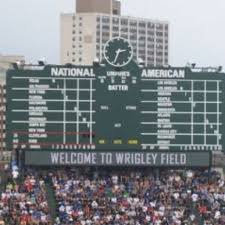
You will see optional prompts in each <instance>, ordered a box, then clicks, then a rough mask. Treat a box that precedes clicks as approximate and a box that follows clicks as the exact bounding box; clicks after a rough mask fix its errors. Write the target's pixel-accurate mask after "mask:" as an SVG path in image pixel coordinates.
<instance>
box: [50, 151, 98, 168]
mask: <svg viewBox="0 0 225 225" xmlns="http://www.w3.org/2000/svg"><path fill="white" fill-rule="evenodd" d="M51 161H52V164H63V165H64V164H81V165H82V164H96V153H71V154H67V153H63V152H60V153H51Z"/></svg>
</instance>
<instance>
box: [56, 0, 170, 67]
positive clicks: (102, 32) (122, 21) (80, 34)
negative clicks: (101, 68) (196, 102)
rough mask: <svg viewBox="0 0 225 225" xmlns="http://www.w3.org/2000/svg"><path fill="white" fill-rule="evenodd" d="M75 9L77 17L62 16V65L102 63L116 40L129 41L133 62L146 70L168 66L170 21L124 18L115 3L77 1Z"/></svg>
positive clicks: (111, 0)
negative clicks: (111, 41)
mask: <svg viewBox="0 0 225 225" xmlns="http://www.w3.org/2000/svg"><path fill="white" fill-rule="evenodd" d="M76 5H77V7H76V13H75V14H62V15H61V32H60V36H61V37H60V45H61V46H60V47H61V53H60V61H61V64H66V63H72V64H76V65H91V64H92V63H93V60H94V59H95V58H98V59H99V60H100V61H101V60H102V59H103V57H104V56H103V50H104V45H105V43H106V42H107V41H108V40H109V39H111V38H113V37H117V36H119V37H123V38H125V39H127V40H129V41H130V43H131V44H132V46H133V51H134V59H135V60H137V59H138V58H141V59H142V60H143V61H144V62H145V65H146V66H149V65H154V66H163V65H167V64H168V63H169V61H168V57H169V24H168V22H167V21H159V20H151V19H144V18H136V17H128V16H121V15H120V11H121V10H120V2H118V1H115V0H77V4H76ZM110 12H111V13H110Z"/></svg>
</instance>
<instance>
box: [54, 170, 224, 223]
mask: <svg viewBox="0 0 225 225" xmlns="http://www.w3.org/2000/svg"><path fill="white" fill-rule="evenodd" d="M113 171H114V172H113ZM51 177H52V182H53V186H54V189H55V196H56V200H57V205H58V208H57V209H58V217H57V219H56V222H55V224H57V225H58V224H59V225H62V224H63V225H198V224H203V225H218V224H220V225H222V224H225V184H224V180H223V179H221V177H220V175H219V173H217V172H209V171H197V170H196V171H160V172H158V173H153V172H152V171H147V170H145V171H144V170H137V169H136V170H131V169H121V170H120V171H118V170H117V171H116V170H112V171H109V170H107V169H103V170H101V169H99V171H93V170H90V171H88V170H85V171H84V170H74V171H73V170H59V171H57V172H55V173H53V174H52V175H51Z"/></svg>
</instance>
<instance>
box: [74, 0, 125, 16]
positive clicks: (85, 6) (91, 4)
mask: <svg viewBox="0 0 225 225" xmlns="http://www.w3.org/2000/svg"><path fill="white" fill-rule="evenodd" d="M111 2H112V12H114V14H116V15H120V13H121V3H120V2H119V1H115V0H77V1H76V12H77V13H105V14H110V9H111Z"/></svg>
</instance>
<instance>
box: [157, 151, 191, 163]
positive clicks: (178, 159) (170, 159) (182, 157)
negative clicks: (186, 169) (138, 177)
mask: <svg viewBox="0 0 225 225" xmlns="http://www.w3.org/2000/svg"><path fill="white" fill-rule="evenodd" d="M186 162H187V156H186V154H179V153H171V154H166V153H162V154H161V164H162V165H185V164H186Z"/></svg>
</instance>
